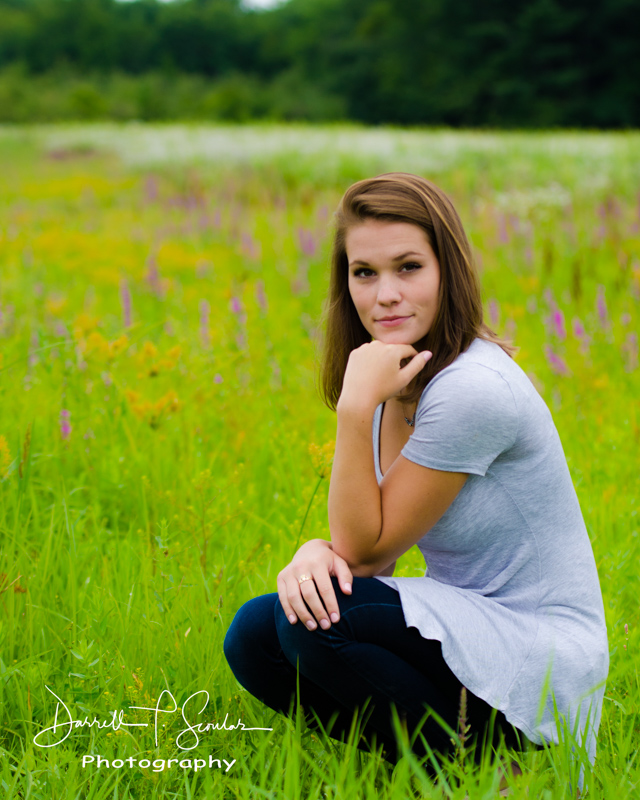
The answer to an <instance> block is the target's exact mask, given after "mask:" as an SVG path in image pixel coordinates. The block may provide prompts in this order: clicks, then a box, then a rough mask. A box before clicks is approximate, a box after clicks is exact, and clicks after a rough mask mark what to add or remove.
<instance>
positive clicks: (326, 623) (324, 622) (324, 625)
mask: <svg viewBox="0 0 640 800" xmlns="http://www.w3.org/2000/svg"><path fill="white" fill-rule="evenodd" d="M320 627H321V628H322V629H323V630H325V631H326V630H327V628H330V627H331V623H330V622H329V620H328V619H321V620H320Z"/></svg>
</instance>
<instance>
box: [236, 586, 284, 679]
mask: <svg viewBox="0 0 640 800" xmlns="http://www.w3.org/2000/svg"><path fill="white" fill-rule="evenodd" d="M277 597H278V595H277V594H267V595H262V596H260V597H254V598H253V599H252V600H249V601H248V602H246V603H245V604H244V605H243V606H241V607H240V608H239V609H238V611H237V613H236V615H235V617H234V618H233V621H232V623H231V625H230V626H229V629H228V630H227V633H226V636H225V637H224V642H223V645H222V648H223V651H224V655H225V658H226V659H227V662H228V664H229V666H230V667H231V671H232V672H233V674H234V675H235V676H236V678H237V679H238V681H239V682H240V683H241V684H242V685H243V686H245V687H246V682H247V680H248V678H249V675H251V674H252V673H254V672H255V671H256V670H259V669H260V663H261V652H264V649H265V647H266V646H267V645H268V642H273V639H274V637H277V634H276V631H275V624H274V618H273V609H274V603H275V600H276V599H277Z"/></svg>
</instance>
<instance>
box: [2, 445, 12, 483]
mask: <svg viewBox="0 0 640 800" xmlns="http://www.w3.org/2000/svg"><path fill="white" fill-rule="evenodd" d="M9 464H11V451H10V450H9V443H8V442H7V440H6V438H5V437H4V436H0V478H2V477H5V478H6V477H7V470H8V469H9Z"/></svg>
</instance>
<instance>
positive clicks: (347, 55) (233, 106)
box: [0, 0, 640, 128]
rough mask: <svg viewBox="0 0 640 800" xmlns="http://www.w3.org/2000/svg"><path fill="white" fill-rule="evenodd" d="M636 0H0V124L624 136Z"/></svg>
mask: <svg viewBox="0 0 640 800" xmlns="http://www.w3.org/2000/svg"><path fill="white" fill-rule="evenodd" d="M639 12H640V0H591V1H590V2H584V0H482V2H477V0H455V2H452V0H289V1H288V2H286V3H284V4H282V5H280V6H278V7H276V8H273V9H270V10H266V11H265V10H262V11H257V10H250V9H247V8H245V7H243V5H242V4H241V2H240V0H176V1H175V2H171V3H167V2H159V1H158V0H133V1H132V2H117V0H0V120H1V121H29V120H31V119H33V120H47V119H61V118H73V117H77V118H101V117H105V118H107V117H112V118H121V119H127V118H140V119H171V118H195V119H228V120H245V119H260V118H267V119H269V118H271V119H302V120H304V119H308V120H353V121H358V122H364V123H372V124H382V123H384V124H401V125H420V124H427V125H436V124H443V125H451V126H493V127H521V128H539V127H555V126H563V127H591V128H629V127H637V126H638V124H639V123H640V81H639V80H638V70H637V66H636V65H637V60H638V56H637V53H638V51H639V49H640V13H639Z"/></svg>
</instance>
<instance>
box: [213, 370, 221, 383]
mask: <svg viewBox="0 0 640 800" xmlns="http://www.w3.org/2000/svg"><path fill="white" fill-rule="evenodd" d="M213 382H214V383H222V375H221V374H220V373H219V372H217V373H216V374H215V375H214V376H213Z"/></svg>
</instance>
